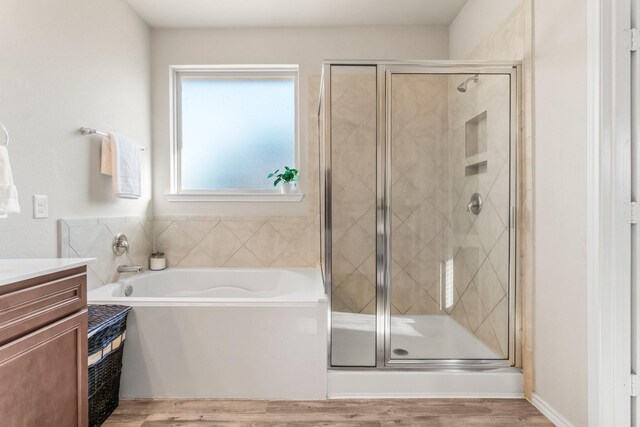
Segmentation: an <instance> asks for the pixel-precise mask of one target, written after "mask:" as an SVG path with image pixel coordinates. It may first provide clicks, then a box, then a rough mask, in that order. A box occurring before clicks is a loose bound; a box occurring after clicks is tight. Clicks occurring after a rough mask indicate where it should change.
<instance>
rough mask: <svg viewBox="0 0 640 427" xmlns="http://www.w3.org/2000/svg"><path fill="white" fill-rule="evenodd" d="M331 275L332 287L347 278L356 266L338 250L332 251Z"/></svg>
mask: <svg viewBox="0 0 640 427" xmlns="http://www.w3.org/2000/svg"><path fill="white" fill-rule="evenodd" d="M331 260H332V264H331V277H332V283H333V286H334V287H337V286H338V285H340V284H341V283H343V282H344V281H345V280H347V279H348V278H349V276H350V275H351V273H353V272H354V271H355V270H356V267H355V266H354V265H353V264H351V263H350V262H349V261H348V260H347V259H346V258H345V257H343V256H342V255H341V254H340V252H338V251H333V253H332V254H331Z"/></svg>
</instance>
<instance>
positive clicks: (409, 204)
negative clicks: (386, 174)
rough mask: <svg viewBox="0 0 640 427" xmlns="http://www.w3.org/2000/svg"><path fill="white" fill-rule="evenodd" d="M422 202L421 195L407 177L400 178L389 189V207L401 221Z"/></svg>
mask: <svg viewBox="0 0 640 427" xmlns="http://www.w3.org/2000/svg"><path fill="white" fill-rule="evenodd" d="M422 202H423V196H422V195H421V194H420V193H419V192H418V189H417V188H416V187H414V186H413V184H411V182H410V181H409V180H408V179H400V180H399V181H398V182H397V183H395V184H394V185H393V187H392V189H391V209H392V210H393V213H394V214H395V215H397V216H398V217H399V218H400V219H402V220H403V221H404V220H406V219H407V218H409V216H410V215H411V214H412V213H413V212H414V211H415V210H416V209H418V207H419V206H420V205H421V204H422Z"/></svg>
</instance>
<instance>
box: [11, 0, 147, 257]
mask: <svg viewBox="0 0 640 427" xmlns="http://www.w3.org/2000/svg"><path fill="white" fill-rule="evenodd" d="M0 52H1V54H0V55H1V57H2V59H1V62H2V66H1V67H2V72H1V73H0V99H1V102H0V121H1V122H3V123H4V124H5V125H6V126H7V128H8V130H9V132H10V133H11V138H12V140H11V145H10V146H9V153H10V156H11V163H12V168H13V174H14V180H15V183H16V185H17V187H18V191H19V194H20V205H21V208H22V213H20V214H19V215H10V216H9V218H8V219H0V242H1V243H0V257H55V256H57V255H58V250H57V226H56V220H57V219H58V218H61V217H65V216H74V217H85V216H113V215H118V216H138V215H145V214H148V213H150V207H151V203H150V201H151V163H150V162H151V154H150V153H149V152H145V153H143V155H142V165H143V174H142V176H143V181H144V186H143V196H142V198H141V199H140V200H136V201H134V200H116V199H114V198H113V197H112V196H111V181H110V178H109V177H105V176H103V175H101V174H100V170H99V160H100V157H99V147H100V142H99V138H96V137H84V136H80V135H79V134H78V133H77V130H78V128H80V127H81V126H89V127H96V128H99V129H105V130H115V131H118V132H121V133H124V134H128V135H130V136H132V137H134V138H136V139H137V140H139V141H140V143H141V144H144V145H151V141H150V126H149V123H150V102H149V30H148V28H147V26H146V25H145V24H144V23H143V22H142V21H141V20H140V19H139V18H138V16H137V15H136V14H135V13H134V12H133V11H132V10H131V9H130V8H129V6H128V5H127V4H126V3H125V2H124V1H121V0H114V1H109V2H96V1H89V2H88V1H83V0H61V1H55V2H50V1H44V2H43V1H35V0H6V1H3V2H2V12H1V13H0ZM33 194H46V195H48V196H49V218H48V219H44V220H42V219H40V220H34V219H32V195H33Z"/></svg>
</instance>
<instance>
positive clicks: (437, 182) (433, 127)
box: [391, 74, 450, 314]
mask: <svg viewBox="0 0 640 427" xmlns="http://www.w3.org/2000/svg"><path fill="white" fill-rule="evenodd" d="M391 86H392V87H391V90H392V91H391V94H392V95H391V96H392V98H391V171H392V173H391V214H392V219H391V225H392V233H391V254H392V266H391V276H392V279H391V282H392V288H391V304H392V314H447V313H446V312H444V311H442V310H441V306H442V305H441V299H442V297H443V293H442V288H441V283H442V281H441V273H442V268H441V266H442V265H444V263H445V262H446V260H447V256H448V242H449V239H450V226H449V220H448V213H447V206H448V205H449V203H448V199H449V193H448V185H449V180H448V176H449V172H448V170H449V165H448V162H447V159H448V156H449V152H448V145H449V144H448V141H449V117H448V115H449V114H448V113H449V112H448V109H449V107H448V103H449V100H448V93H447V92H448V80H447V77H446V76H439V75H430V74H423V75H420V74H395V75H394V76H393V77H392V80H391Z"/></svg>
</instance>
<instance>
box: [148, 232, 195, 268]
mask: <svg viewBox="0 0 640 427" xmlns="http://www.w3.org/2000/svg"><path fill="white" fill-rule="evenodd" d="M194 246H195V242H194V241H193V240H192V239H191V238H190V237H189V236H187V234H186V233H185V232H184V231H183V230H182V228H180V226H178V224H176V223H175V222H173V223H171V225H169V226H168V227H167V228H166V229H165V230H164V231H163V232H162V233H161V234H160V235H159V236H158V237H157V238H156V249H157V250H159V251H161V252H164V254H165V256H166V258H167V265H168V266H169V267H174V266H176V265H178V264H179V263H180V261H181V260H182V258H184V257H185V255H187V254H188V253H189V251H190V250H191V249H193V247H194Z"/></svg>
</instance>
